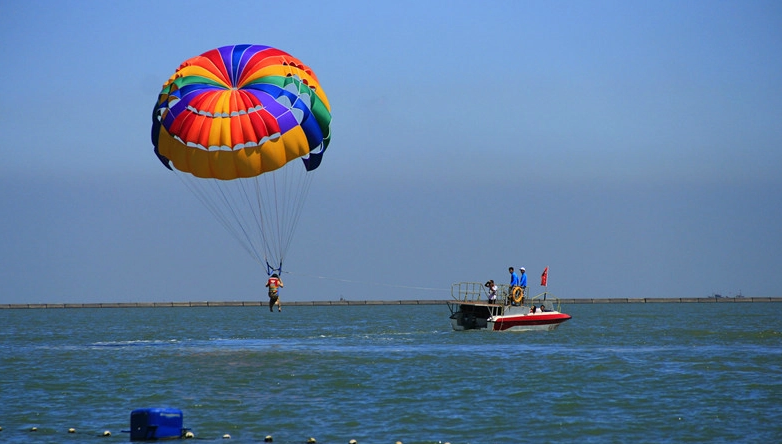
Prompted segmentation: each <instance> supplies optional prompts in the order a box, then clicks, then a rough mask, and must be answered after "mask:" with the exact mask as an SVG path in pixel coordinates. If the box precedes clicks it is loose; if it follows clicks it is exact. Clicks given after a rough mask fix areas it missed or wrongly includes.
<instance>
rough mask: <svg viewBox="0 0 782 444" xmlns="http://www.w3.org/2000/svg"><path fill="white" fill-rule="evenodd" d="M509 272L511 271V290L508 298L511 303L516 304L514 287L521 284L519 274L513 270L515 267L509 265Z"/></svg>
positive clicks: (509, 289)
mask: <svg viewBox="0 0 782 444" xmlns="http://www.w3.org/2000/svg"><path fill="white" fill-rule="evenodd" d="M508 272H509V273H510V287H509V288H508V292H509V293H508V299H509V300H510V303H511V305H516V303H515V302H513V289H514V288H516V287H518V286H519V285H520V281H519V275H518V274H516V272H515V271H514V270H513V267H508Z"/></svg>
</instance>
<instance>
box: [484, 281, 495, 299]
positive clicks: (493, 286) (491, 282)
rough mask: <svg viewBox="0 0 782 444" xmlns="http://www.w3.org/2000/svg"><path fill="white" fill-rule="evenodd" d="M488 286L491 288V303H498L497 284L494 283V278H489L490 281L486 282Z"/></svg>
mask: <svg viewBox="0 0 782 444" xmlns="http://www.w3.org/2000/svg"><path fill="white" fill-rule="evenodd" d="M484 286H485V287H486V288H488V289H489V303H490V304H496V303H497V284H495V283H494V279H489V281H488V282H486V283H485V284H484Z"/></svg>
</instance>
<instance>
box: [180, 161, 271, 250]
mask: <svg viewBox="0 0 782 444" xmlns="http://www.w3.org/2000/svg"><path fill="white" fill-rule="evenodd" d="M174 171H175V172H176V176H177V178H179V180H180V181H181V182H182V183H183V184H184V185H185V186H186V187H187V188H188V189H189V190H190V191H191V192H192V193H193V194H194V195H195V196H196V198H198V200H200V201H201V203H202V204H203V205H204V206H205V207H206V208H207V209H208V210H209V212H210V213H212V215H213V216H214V217H215V218H216V219H217V221H218V222H219V223H220V224H221V225H222V226H223V227H224V228H225V229H226V230H227V231H228V233H230V234H231V236H232V237H233V238H234V239H236V240H237V242H239V244H240V245H241V246H242V248H244V250H245V251H246V252H247V253H248V254H249V255H250V257H252V258H253V259H255V260H256V261H257V262H258V263H260V264H263V261H262V260H261V257H260V255H259V254H258V251H257V247H256V242H254V241H253V239H252V236H251V235H250V233H248V230H247V227H246V226H245V224H243V222H242V220H243V219H244V218H243V217H242V216H241V215H240V214H239V213H237V210H236V208H237V206H236V205H232V204H231V202H233V201H235V199H232V198H230V197H229V193H226V190H225V189H224V188H223V186H221V184H220V181H218V180H217V179H198V178H195V177H193V176H191V175H190V174H187V173H182V172H180V171H178V170H176V169H174ZM223 182H225V181H223ZM229 216H231V217H232V218H233V220H232V219H231V217H229Z"/></svg>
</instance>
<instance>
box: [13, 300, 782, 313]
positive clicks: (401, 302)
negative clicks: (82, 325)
mask: <svg viewBox="0 0 782 444" xmlns="http://www.w3.org/2000/svg"><path fill="white" fill-rule="evenodd" d="M559 301H560V303H562V304H563V305H568V304H638V303H640V304H656V303H718V304H719V303H747V302H782V297H738V298H725V297H723V298H714V297H710V298H708V297H706V298H573V299H560V300H559ZM448 302H458V301H456V300H453V299H403V300H396V301H372V300H366V301H345V300H342V301H307V302H302V301H290V302H285V303H284V304H283V305H285V306H286V307H311V306H318V307H322V306H355V305H444V304H446V303H448ZM266 305H267V302H265V301H198V302H104V303H74V304H0V310H2V309H25V308H28V309H29V308H152V307H259V306H261V307H262V306H266Z"/></svg>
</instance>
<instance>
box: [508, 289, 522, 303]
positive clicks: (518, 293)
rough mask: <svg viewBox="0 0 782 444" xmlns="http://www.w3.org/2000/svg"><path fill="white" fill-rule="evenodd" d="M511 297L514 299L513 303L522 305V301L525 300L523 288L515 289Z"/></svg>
mask: <svg viewBox="0 0 782 444" xmlns="http://www.w3.org/2000/svg"><path fill="white" fill-rule="evenodd" d="M510 295H511V297H512V298H513V302H515V303H517V304H521V301H523V300H524V290H523V289H522V288H521V287H513V291H511V294H510Z"/></svg>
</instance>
